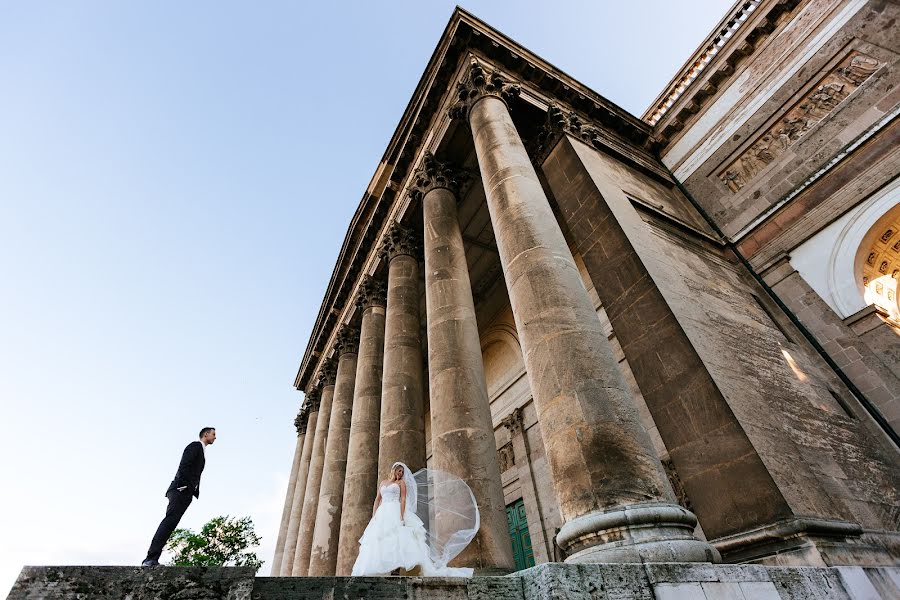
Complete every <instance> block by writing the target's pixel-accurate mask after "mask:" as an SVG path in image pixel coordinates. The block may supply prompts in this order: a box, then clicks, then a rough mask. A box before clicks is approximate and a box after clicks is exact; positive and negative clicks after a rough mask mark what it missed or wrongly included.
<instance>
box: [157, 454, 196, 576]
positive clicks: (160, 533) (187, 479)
mask: <svg viewBox="0 0 900 600" xmlns="http://www.w3.org/2000/svg"><path fill="white" fill-rule="evenodd" d="M204 466H206V454H205V452H204V450H203V443H202V442H191V443H190V444H188V445H187V447H186V448H185V449H184V453H182V455H181V462H180V463H178V471H176V473H175V479H173V480H172V483H170V484H169V489H167V490H166V498H168V499H169V506H168V507H166V516H165V517H163V520H162V521H161V522H160V524H159V527H158V528H157V529H156V534H155V535H154V536H153V541H152V542H150V549H149V550H148V551H147V558H146V559H144V560H152V561H157V560H159V557H160V555H161V554H162V551H163V548H164V547H165V545H166V542H167V541H169V536H170V535H172V532H173V531H175V528H176V527H178V522H179V521H181V517H182V516H183V515H184V511H186V510H187V507H188V506H190V504H191V496H194V497H196V498H199V497H200V475H201V474H202V473H203V467H204ZM182 487H183V488H184V489H183V490H179V489H178V488H182Z"/></svg>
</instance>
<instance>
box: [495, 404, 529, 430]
mask: <svg viewBox="0 0 900 600" xmlns="http://www.w3.org/2000/svg"><path fill="white" fill-rule="evenodd" d="M500 424H501V425H503V426H504V427H506V429H507V430H509V433H510V435H517V434H519V433H522V431H523V430H524V420H523V418H522V407H519V408H516V409H514V410H513V411H512V412H511V413H509V414H508V415H507V416H506V417H504V418H503V420H502V421H500Z"/></svg>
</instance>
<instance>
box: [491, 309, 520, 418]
mask: <svg viewBox="0 0 900 600" xmlns="http://www.w3.org/2000/svg"><path fill="white" fill-rule="evenodd" d="M481 356H482V359H483V361H484V377H485V380H486V382H487V390H488V397H489V398H491V400H493V399H494V398H496V397H497V396H498V395H499V394H501V393H503V391H504V390H505V389H506V388H508V387H509V386H510V384H512V383H513V382H514V381H516V380H517V379H518V378H519V377H521V375H522V373H524V372H525V361H524V360H523V358H522V348H521V346H520V344H519V336H518V335H517V333H516V330H515V328H514V327H512V326H511V325H507V324H500V325H495V326H493V327H491V328H490V329H488V330H487V331H486V332H485V333H484V334H483V335H482V336H481Z"/></svg>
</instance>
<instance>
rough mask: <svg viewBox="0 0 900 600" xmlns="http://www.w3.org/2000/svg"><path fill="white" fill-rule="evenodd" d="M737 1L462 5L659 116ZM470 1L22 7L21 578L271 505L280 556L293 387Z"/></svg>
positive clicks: (10, 525)
mask: <svg viewBox="0 0 900 600" xmlns="http://www.w3.org/2000/svg"><path fill="white" fill-rule="evenodd" d="M730 4H731V2H729V1H727V0H694V1H691V2H679V3H673V2H671V1H663V0H653V1H645V2H640V1H639V2H631V3H621V2H599V1H598V2H568V1H563V0H557V1H556V2H553V3H552V4H548V3H546V2H531V1H516V2H501V1H493V2H490V1H475V2H469V3H467V4H466V5H465V7H466V8H467V9H468V10H470V11H471V12H473V13H474V14H475V15H477V16H479V17H480V18H482V19H483V20H485V21H486V22H488V23H490V24H491V25H493V26H494V27H496V28H498V29H499V30H501V31H502V32H504V33H506V34H507V35H509V36H510V37H512V38H513V39H515V40H517V41H518V42H520V43H521V44H523V45H524V46H526V47H527V48H529V49H531V50H532V51H534V52H536V53H537V54H539V55H541V56H542V57H543V58H545V59H547V60H549V61H550V62H551V63H553V64H555V65H556V66H557V67H559V68H561V69H563V70H564V71H566V72H568V73H569V74H570V75H572V76H574V77H576V78H577V79H580V80H581V81H583V82H584V83H586V84H587V85H589V86H590V87H592V88H594V89H595V90H597V91H598V92H600V93H601V94H603V95H605V96H606V97H608V98H609V99H611V100H613V101H614V102H617V103H619V104H620V105H621V106H623V107H624V108H626V109H627V110H630V111H631V112H633V113H635V114H638V115H639V114H640V113H641V112H643V110H644V109H645V108H646V107H647V105H648V104H649V103H650V102H651V101H652V100H653V98H655V96H656V95H657V94H658V93H659V92H660V91H661V89H662V87H663V86H664V85H665V84H666V83H667V82H668V80H669V79H670V78H671V77H672V76H673V75H674V73H675V71H676V70H677V69H678V68H679V67H680V66H681V64H682V63H683V62H684V61H685V60H686V59H687V57H688V56H689V55H690V54H691V52H692V51H693V50H694V49H695V47H696V46H697V45H698V44H699V43H700V42H701V41H702V40H703V39H704V38H705V36H706V35H707V34H708V33H709V31H710V29H711V28H712V27H713V26H714V25H715V24H716V23H717V22H718V20H719V19H720V18H721V17H722V16H723V15H724V13H725V11H726V10H727V9H728V7H729V6H730ZM453 7H454V4H453V3H452V2H442V1H430V2H426V1H421V2H411V1H408V2H345V3H336V2H335V3H325V2H322V3H316V4H315V5H309V4H304V3H299V2H266V3H259V2H254V3H251V2H244V3H238V2H211V1H208V2H190V3H187V2H172V1H161V2H111V1H108V2H99V1H97V2H92V1H90V2H89V1H81V2H56V3H49V2H0V292H2V293H0V335H2V344H0V482H2V487H3V489H4V490H5V493H4V494H3V495H2V496H0V509H2V510H0V514H2V518H3V521H4V525H3V527H2V532H3V533H2V535H0V594H5V590H6V589H7V588H8V587H9V586H10V585H12V582H13V581H14V579H15V576H16V575H17V573H18V571H19V570H20V568H21V566H22V565H23V564H138V563H139V562H140V560H141V559H142V558H143V555H144V553H145V551H146V547H147V545H148V543H149V540H150V537H151V536H152V534H153V531H154V529H155V527H156V524H157V523H158V521H159V519H160V518H161V516H162V514H163V511H164V509H165V498H163V492H164V490H165V488H166V486H167V485H168V482H169V481H170V479H171V477H172V475H173V473H174V470H175V467H176V465H177V462H178V459H179V457H180V454H181V450H182V448H183V447H184V445H185V444H187V443H188V442H189V441H191V440H193V439H195V438H196V434H197V431H198V430H199V429H200V428H201V427H203V426H205V425H212V426H215V427H217V429H218V437H219V440H218V442H217V443H216V445H215V446H214V447H212V448H210V449H209V452H208V454H207V457H208V460H207V467H206V471H205V473H204V475H203V487H202V496H201V498H200V501H199V502H196V503H195V504H194V505H192V506H191V507H190V509H189V510H188V512H187V514H186V516H185V518H184V520H183V521H182V525H183V526H187V527H193V528H197V527H199V526H200V525H202V523H204V522H205V521H206V520H208V519H209V518H211V517H213V516H215V515H218V514H230V515H237V516H245V515H249V516H251V517H252V518H253V519H254V521H255V522H256V525H257V529H258V532H259V533H260V534H261V535H262V536H263V545H262V548H261V550H260V555H261V558H263V559H264V560H265V561H266V563H267V564H266V565H265V566H264V567H263V570H262V571H261V573H263V574H267V573H268V569H269V561H271V558H272V552H273V546H274V541H275V535H276V533H277V524H278V520H279V519H280V515H281V506H282V502H283V498H284V492H285V487H286V483H287V475H288V471H289V468H290V461H291V456H292V452H293V444H294V441H295V439H296V438H295V433H294V429H293V424H292V421H293V417H294V415H295V413H296V411H297V408H298V405H299V401H300V399H301V395H300V394H299V393H298V392H296V391H295V390H293V388H292V383H293V379H294V375H295V373H296V370H297V366H298V364H299V361H300V358H301V356H302V353H303V350H304V348H305V346H306V341H307V337H308V335H309V332H310V329H311V327H312V324H313V321H314V319H315V316H316V312H317V310H318V306H319V302H320V301H321V298H322V295H323V293H324V290H325V287H326V285H327V283H328V278H329V276H330V274H331V271H332V268H333V266H334V260H335V258H336V256H337V253H338V250H339V248H340V246H341V242H342V241H343V237H344V234H345V231H346V227H347V225H348V224H349V221H350V217H351V215H352V214H353V212H354V210H355V208H356V205H357V202H358V201H359V199H360V198H361V196H362V193H363V191H364V190H365V188H366V186H367V185H368V183H369V180H370V178H371V176H372V174H373V172H374V170H375V167H376V166H377V164H378V161H379V160H380V158H381V155H382V153H383V151H384V148H385V147H386V145H387V143H388V141H389V139H390V136H391V134H392V132H393V130H394V128H395V126H396V124H397V122H398V120H399V118H400V116H401V113H402V111H403V109H404V108H405V106H406V103H407V101H408V100H409V97H410V95H411V94H412V91H413V88H414V87H415V85H416V83H417V81H418V79H419V77H420V75H421V73H422V70H423V69H424V67H425V65H426V63H427V61H428V58H429V57H430V55H431V52H432V50H433V49H434V46H435V44H436V43H437V41H438V37H439V35H440V34H441V32H442V31H443V29H444V27H445V25H446V23H447V20H448V19H449V17H450V14H451V12H452V10H453Z"/></svg>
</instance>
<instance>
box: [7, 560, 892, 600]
mask: <svg viewBox="0 0 900 600" xmlns="http://www.w3.org/2000/svg"><path fill="white" fill-rule="evenodd" d="M253 575H254V574H253V571H252V569H247V568H204V567H190V568H169V569H140V568H132V567H25V568H24V569H23V570H22V574H21V575H20V576H19V579H18V581H16V583H15V585H14V586H13V589H12V591H11V592H10V594H9V596H8V597H7V600H32V599H41V600H76V599H78V600H121V599H122V598H129V599H130V600H157V599H161V598H166V599H171V600H320V599H322V598H332V599H335V600H337V599H346V600H350V599H356V598H379V599H381V600H405V599H407V598H417V599H419V600H446V599H456V600H551V599H556V598H568V599H570V600H589V599H607V598H616V599H618V600H722V599H736V600H741V599H744V598H746V599H748V600H750V599H752V600H826V599H827V600H892V599H893V598H897V596H898V594H900V569H897V568H889V567H882V568H865V569H864V568H860V567H832V568H811V567H793V568H778V567H760V566H750V565H742V566H733V565H716V566H713V565H688V564H646V565H638V564H631V565H621V564H619V565H577V566H576V565H564V564H546V565H540V566H538V567H535V568H532V569H528V570H526V571H522V572H520V573H517V574H515V575H507V576H505V577H496V576H494V577H475V578H470V579H460V578H449V577H447V578H444V577H305V578H303V579H298V578H291V579H286V578H282V577H254V576H253Z"/></svg>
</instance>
